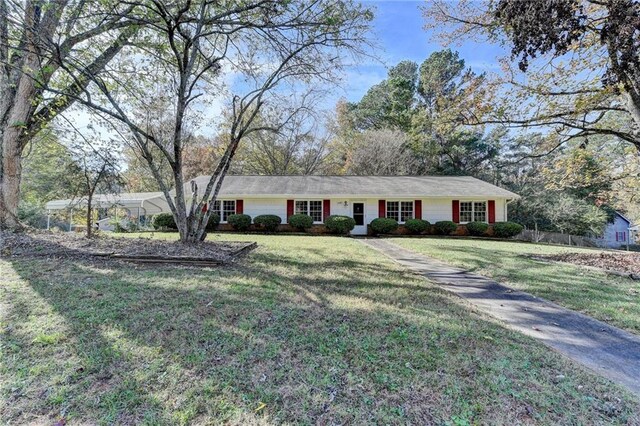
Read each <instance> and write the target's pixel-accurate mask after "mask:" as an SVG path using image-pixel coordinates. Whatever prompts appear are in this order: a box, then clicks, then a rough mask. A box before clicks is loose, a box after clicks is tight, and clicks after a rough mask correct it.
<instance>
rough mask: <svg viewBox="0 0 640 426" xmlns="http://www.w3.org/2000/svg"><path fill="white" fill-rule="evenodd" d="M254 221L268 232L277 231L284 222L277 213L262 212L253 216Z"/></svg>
mask: <svg viewBox="0 0 640 426" xmlns="http://www.w3.org/2000/svg"><path fill="white" fill-rule="evenodd" d="M253 223H255V224H256V225H258V226H259V227H260V228H261V229H263V230H265V231H267V232H275V231H276V230H277V229H278V226H279V225H280V224H281V223H282V219H280V216H276V215H275V214H261V215H260V216H256V217H254V218H253Z"/></svg>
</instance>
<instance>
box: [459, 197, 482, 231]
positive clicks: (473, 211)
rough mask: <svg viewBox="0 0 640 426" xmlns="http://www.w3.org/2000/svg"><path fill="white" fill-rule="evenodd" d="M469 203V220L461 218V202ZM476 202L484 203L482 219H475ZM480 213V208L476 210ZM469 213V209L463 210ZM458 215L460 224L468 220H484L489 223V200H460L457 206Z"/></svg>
mask: <svg viewBox="0 0 640 426" xmlns="http://www.w3.org/2000/svg"><path fill="white" fill-rule="evenodd" d="M463 203H471V220H466V221H465V220H462V204H463ZM476 203H484V220H475V219H476ZM477 212H478V213H480V210H477ZM465 213H469V211H467V212H465ZM458 217H459V218H460V224H462V225H464V224H467V223H470V222H484V223H489V201H488V200H460V203H459V206H458Z"/></svg>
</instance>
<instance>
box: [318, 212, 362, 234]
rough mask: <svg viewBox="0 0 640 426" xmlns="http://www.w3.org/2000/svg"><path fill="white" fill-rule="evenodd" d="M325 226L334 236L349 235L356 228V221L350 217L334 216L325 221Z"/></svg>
mask: <svg viewBox="0 0 640 426" xmlns="http://www.w3.org/2000/svg"><path fill="white" fill-rule="evenodd" d="M324 225H325V226H326V227H327V229H328V230H329V231H331V232H333V233H334V234H348V233H349V232H351V230H352V229H353V228H355V227H356V221H355V220H354V219H353V218H352V217H349V216H340V215H333V216H329V217H327V218H326V219H325V220H324Z"/></svg>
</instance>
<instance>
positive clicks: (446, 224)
mask: <svg viewBox="0 0 640 426" xmlns="http://www.w3.org/2000/svg"><path fill="white" fill-rule="evenodd" d="M433 226H434V227H435V228H436V232H437V233H438V234H439V235H449V234H451V233H452V232H454V231H455V230H456V229H458V225H457V224H456V223H455V222H452V221H450V220H441V221H440V222H436V223H435V225H433Z"/></svg>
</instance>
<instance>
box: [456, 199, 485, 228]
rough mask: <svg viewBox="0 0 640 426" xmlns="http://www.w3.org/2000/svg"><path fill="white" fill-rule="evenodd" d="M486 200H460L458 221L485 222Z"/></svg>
mask: <svg viewBox="0 0 640 426" xmlns="http://www.w3.org/2000/svg"><path fill="white" fill-rule="evenodd" d="M486 221H487V202H486V201H461V202H460V223H468V222H486Z"/></svg>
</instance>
